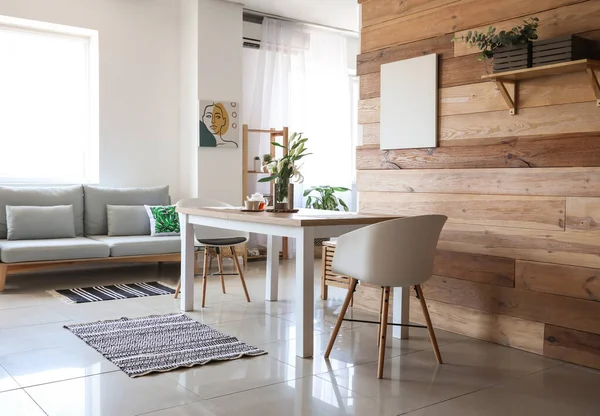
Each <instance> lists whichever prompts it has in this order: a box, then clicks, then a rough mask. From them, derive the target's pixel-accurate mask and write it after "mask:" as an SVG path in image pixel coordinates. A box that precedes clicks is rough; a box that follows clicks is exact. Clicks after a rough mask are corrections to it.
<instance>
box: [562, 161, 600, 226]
mask: <svg viewBox="0 0 600 416" xmlns="http://www.w3.org/2000/svg"><path fill="white" fill-rule="evenodd" d="M590 151H591V152H595V151H594V150H590ZM567 231H579V232H581V231H584V232H588V233H589V232H596V233H600V198H567Z"/></svg>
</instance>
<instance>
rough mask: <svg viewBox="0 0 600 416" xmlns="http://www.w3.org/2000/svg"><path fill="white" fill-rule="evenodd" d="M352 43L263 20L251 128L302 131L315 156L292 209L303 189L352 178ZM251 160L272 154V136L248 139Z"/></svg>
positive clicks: (307, 164)
mask: <svg viewBox="0 0 600 416" xmlns="http://www.w3.org/2000/svg"><path fill="white" fill-rule="evenodd" d="M347 41H348V38H347V37H346V36H345V35H343V34H341V33H339V32H334V31H329V30H325V29H318V28H314V27H312V26H307V25H302V24H297V23H292V22H285V21H281V20H275V19H269V18H265V19H264V20H263V23H262V37H261V48H260V51H259V56H258V64H256V68H257V69H256V81H255V83H254V94H253V95H252V99H251V100H250V99H248V100H246V102H248V104H249V105H250V108H249V111H247V113H249V124H250V126H251V127H252V128H263V129H268V128H271V127H275V128H280V127H282V126H288V127H289V128H290V133H291V132H303V133H304V135H305V137H308V138H309V140H308V142H307V147H308V149H309V152H310V153H312V155H310V156H308V157H306V158H305V159H303V160H304V165H303V167H302V173H303V175H304V177H305V182H304V184H302V185H298V184H296V185H295V193H296V196H295V200H294V205H295V206H299V205H301V204H303V198H302V189H303V188H306V187H309V186H313V185H331V186H346V187H350V186H351V185H352V179H353V169H354V167H353V157H352V152H353V143H352V140H351V135H352V102H351V79H350V77H349V72H348V54H347V51H346V45H347ZM248 147H249V149H248V150H249V151H248V154H249V156H250V155H263V154H265V153H268V152H269V141H268V137H264V138H262V140H256V139H252V140H249V144H248Z"/></svg>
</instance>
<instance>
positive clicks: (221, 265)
mask: <svg viewBox="0 0 600 416" xmlns="http://www.w3.org/2000/svg"><path fill="white" fill-rule="evenodd" d="M234 257H235V256H234ZM217 263H219V273H221V291H223V294H225V293H226V292H225V277H224V276H223V254H222V253H221V249H219V252H218V253H217Z"/></svg>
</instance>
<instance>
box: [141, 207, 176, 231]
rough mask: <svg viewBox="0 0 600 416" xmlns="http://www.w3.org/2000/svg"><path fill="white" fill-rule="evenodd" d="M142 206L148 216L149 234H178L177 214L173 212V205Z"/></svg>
mask: <svg viewBox="0 0 600 416" xmlns="http://www.w3.org/2000/svg"><path fill="white" fill-rule="evenodd" d="M144 208H146V212H147V213H148V217H149V218H150V235H152V236H153V237H162V236H167V235H179V231H180V230H179V214H177V212H175V205H165V206H163V205H155V206H150V205H144Z"/></svg>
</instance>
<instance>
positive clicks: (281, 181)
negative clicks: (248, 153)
mask: <svg viewBox="0 0 600 416" xmlns="http://www.w3.org/2000/svg"><path fill="white" fill-rule="evenodd" d="M307 140H308V138H304V137H302V133H294V134H292V137H291V138H290V142H289V144H288V146H283V145H282V144H280V143H277V142H272V143H271V144H273V145H274V146H277V147H281V148H282V149H284V155H283V156H282V157H281V158H279V159H273V160H271V161H270V162H269V163H268V164H267V170H268V171H269V174H270V175H269V176H267V177H265V178H261V179H259V180H258V181H259V182H271V181H273V180H274V181H275V202H274V208H275V209H281V210H287V209H289V201H288V195H289V187H290V181H293V182H297V183H302V181H304V176H302V174H301V173H300V168H301V165H300V164H298V161H300V160H301V159H302V158H303V157H305V156H308V155H310V154H311V153H306V151H307V150H308V149H307V148H306V146H305V144H306V142H307Z"/></svg>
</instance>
